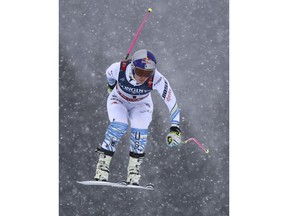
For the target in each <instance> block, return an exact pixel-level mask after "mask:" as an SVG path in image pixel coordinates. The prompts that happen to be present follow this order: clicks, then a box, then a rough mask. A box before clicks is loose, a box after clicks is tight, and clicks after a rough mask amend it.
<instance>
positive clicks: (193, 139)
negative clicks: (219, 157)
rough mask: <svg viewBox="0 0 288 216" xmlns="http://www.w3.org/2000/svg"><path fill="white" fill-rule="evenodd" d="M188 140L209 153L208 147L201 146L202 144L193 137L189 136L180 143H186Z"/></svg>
mask: <svg viewBox="0 0 288 216" xmlns="http://www.w3.org/2000/svg"><path fill="white" fill-rule="evenodd" d="M188 142H194V143H196V144H197V145H198V146H199V148H201V149H202V150H203V151H204V152H205V153H206V154H208V153H209V149H206V148H205V147H204V146H203V144H202V143H201V142H200V141H199V140H197V139H196V138H195V137H191V138H189V139H187V140H185V141H183V142H182V144H186V143H188Z"/></svg>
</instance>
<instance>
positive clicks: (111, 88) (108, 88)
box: [107, 81, 117, 94]
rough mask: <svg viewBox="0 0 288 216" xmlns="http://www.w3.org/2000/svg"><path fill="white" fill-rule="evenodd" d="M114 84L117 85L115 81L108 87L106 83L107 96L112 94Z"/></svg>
mask: <svg viewBox="0 0 288 216" xmlns="http://www.w3.org/2000/svg"><path fill="white" fill-rule="evenodd" d="M116 84H117V81H116V82H115V83H114V84H113V85H109V83H107V92H108V94H110V93H111V92H112V90H113V89H114V87H115V86H116Z"/></svg>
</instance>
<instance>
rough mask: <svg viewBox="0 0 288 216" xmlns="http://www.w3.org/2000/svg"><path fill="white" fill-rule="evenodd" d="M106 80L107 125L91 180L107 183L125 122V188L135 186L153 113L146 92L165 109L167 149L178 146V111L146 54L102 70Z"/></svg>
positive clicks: (179, 140) (173, 96)
mask: <svg viewBox="0 0 288 216" xmlns="http://www.w3.org/2000/svg"><path fill="white" fill-rule="evenodd" d="M106 76H107V81H108V84H107V87H108V92H110V94H109V97H108V100H107V110H108V116H109V120H110V125H109V126H108V128H107V131H106V133H105V138H104V141H103V143H102V144H101V145H100V148H97V150H96V151H97V152H98V153H99V160H98V162H97V165H96V175H95V177H94V179H95V180H96V181H108V175H109V165H110V162H111V159H112V157H113V154H114V152H115V150H116V146H117V144H118V142H119V141H120V139H121V137H122V136H123V134H124V133H125V132H126V131H127V129H128V120H129V121H130V127H131V136H130V154H129V156H130V157H129V164H128V174H127V184H132V185H139V180H140V165H141V163H142V161H143V158H144V156H145V151H144V150H145V146H146V144H147V135H148V126H149V124H150V122H151V120H152V112H153V102H152V99H151V95H150V92H151V91H152V90H157V91H158V93H159V94H160V95H161V97H162V99H163V100H164V101H165V103H166V105H167V107H168V109H169V112H170V121H171V127H170V132H169V134H168V135H167V136H166V143H167V145H168V146H170V147H172V146H176V145H179V144H180V143H181V130H180V128H179V118H180V110H179V108H178V105H177V103H176V98H175V95H174V93H173V91H172V89H171V87H170V84H169V82H168V81H167V79H166V78H165V77H164V76H163V75H162V74H161V73H160V72H159V71H158V70H157V69H156V58H155V56H154V55H153V54H152V53H151V52H150V51H148V50H145V49H143V50H139V51H137V52H135V53H134V55H133V56H132V60H127V61H122V62H116V63H114V64H112V65H111V66H110V67H109V68H108V69H107V70H106Z"/></svg>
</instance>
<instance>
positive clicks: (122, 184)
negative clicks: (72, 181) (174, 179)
mask: <svg viewBox="0 0 288 216" xmlns="http://www.w3.org/2000/svg"><path fill="white" fill-rule="evenodd" d="M77 183H79V184H82V185H94V186H110V187H117V188H132V189H144V190H154V185H153V184H147V185H145V186H141V185H129V184H127V183H126V182H124V181H122V182H119V183H116V182H108V181H77Z"/></svg>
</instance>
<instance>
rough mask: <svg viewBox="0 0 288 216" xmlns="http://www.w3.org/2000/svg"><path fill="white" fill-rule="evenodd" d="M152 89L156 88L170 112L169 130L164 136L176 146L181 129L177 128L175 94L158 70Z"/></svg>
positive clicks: (168, 142) (178, 115)
mask: <svg viewBox="0 0 288 216" xmlns="http://www.w3.org/2000/svg"><path fill="white" fill-rule="evenodd" d="M153 89H156V90H157V91H158V93H159V94H160V96H161V97H162V99H163V100H164V102H165V104H166V106H167V107H168V109H169V113H170V123H171V127H170V132H169V134H168V135H167V137H166V142H167V144H168V145H169V146H176V145H178V144H180V143H181V130H180V128H179V121H180V110H179V108H178V105H177V102H176V97H175V94H174V92H173V90H172V88H171V86H170V84H169V82H168V80H167V79H166V78H165V77H164V76H163V75H161V74H160V73H159V72H156V73H155V77H154V84H153Z"/></svg>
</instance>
